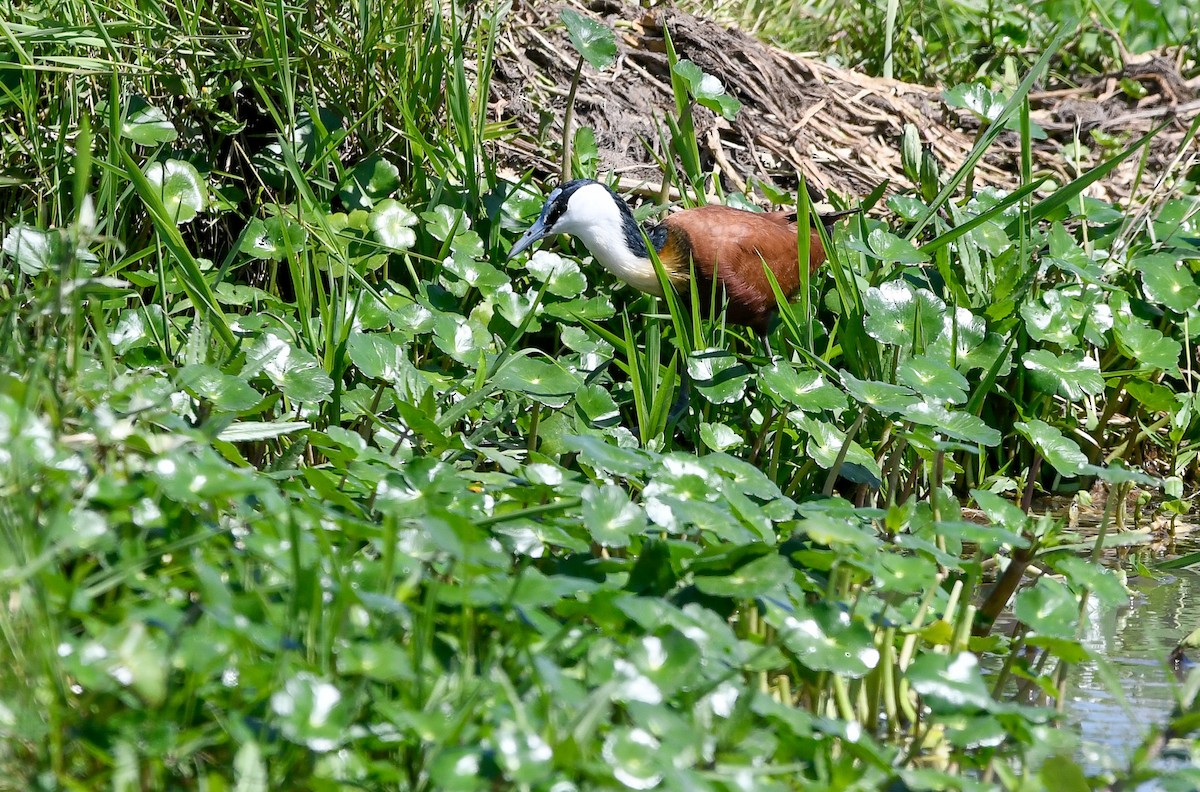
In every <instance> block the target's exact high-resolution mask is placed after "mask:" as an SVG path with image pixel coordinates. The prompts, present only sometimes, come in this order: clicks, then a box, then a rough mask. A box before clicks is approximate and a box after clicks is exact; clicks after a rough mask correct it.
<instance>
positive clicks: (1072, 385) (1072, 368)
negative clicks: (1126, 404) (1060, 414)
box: [1022, 349, 1104, 402]
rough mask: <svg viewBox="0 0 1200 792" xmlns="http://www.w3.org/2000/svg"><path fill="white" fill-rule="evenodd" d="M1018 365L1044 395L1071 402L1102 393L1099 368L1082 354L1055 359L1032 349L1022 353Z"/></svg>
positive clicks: (1048, 352) (1049, 353)
mask: <svg viewBox="0 0 1200 792" xmlns="http://www.w3.org/2000/svg"><path fill="white" fill-rule="evenodd" d="M1022 362H1023V363H1024V365H1025V368H1027V369H1029V371H1030V372H1031V377H1030V379H1031V380H1032V381H1033V384H1034V385H1035V386H1037V388H1038V389H1040V390H1041V391H1043V392H1044V393H1051V394H1055V393H1057V394H1061V395H1062V396H1065V397H1066V398H1067V399H1068V400H1070V401H1073V402H1074V401H1079V400H1080V399H1082V398H1083V395H1084V394H1085V393H1087V394H1091V395H1092V396H1097V395H1099V394H1101V393H1103V392H1104V378H1103V377H1102V376H1100V364H1099V363H1098V362H1096V359H1095V358H1093V357H1091V356H1087V357H1085V356H1084V354H1083V352H1082V351H1076V352H1068V353H1066V354H1064V355H1056V354H1054V353H1053V352H1051V351H1050V350H1048V349H1035V350H1033V351H1032V352H1028V353H1026V355H1025V359H1024V360H1023V361H1022Z"/></svg>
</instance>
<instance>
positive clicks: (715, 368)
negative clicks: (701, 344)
mask: <svg viewBox="0 0 1200 792" xmlns="http://www.w3.org/2000/svg"><path fill="white" fill-rule="evenodd" d="M687 370H688V375H689V376H690V377H691V378H692V382H693V383H695V385H696V390H698V391H700V394H701V395H702V396H704V398H705V399H707V400H708V401H710V402H712V403H713V404H731V403H733V402H736V401H739V400H741V399H742V398H743V397H745V395H746V382H747V380H748V379H749V378H750V371H749V370H748V369H747V368H746V366H745V365H744V364H742V363H740V362H739V361H738V359H737V358H736V357H734V356H733V355H732V354H731V353H729V352H728V351H726V350H724V349H719V348H715V347H713V348H709V349H699V350H696V351H695V352H693V353H692V354H691V355H689V356H688V363H687Z"/></svg>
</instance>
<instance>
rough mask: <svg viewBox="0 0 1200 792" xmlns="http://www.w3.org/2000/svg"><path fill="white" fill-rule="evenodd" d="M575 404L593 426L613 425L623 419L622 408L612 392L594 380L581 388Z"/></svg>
mask: <svg viewBox="0 0 1200 792" xmlns="http://www.w3.org/2000/svg"><path fill="white" fill-rule="evenodd" d="M575 405H576V407H578V408H579V411H580V412H581V413H583V415H584V416H585V417H586V418H587V420H588V421H589V422H590V423H591V424H592V425H593V426H612V425H613V424H615V423H618V422H619V421H620V420H621V410H620V408H619V407H617V402H616V401H615V400H614V399H613V397H612V394H611V393H609V392H608V389H607V388H605V387H604V386H603V385H599V384H597V383H594V382H593V383H591V384H588V385H585V386H583V387H582V388H580V389H579V392H578V393H577V394H575Z"/></svg>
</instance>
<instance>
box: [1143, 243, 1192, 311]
mask: <svg viewBox="0 0 1200 792" xmlns="http://www.w3.org/2000/svg"><path fill="white" fill-rule="evenodd" d="M1131 266H1132V267H1133V268H1134V269H1135V270H1138V271H1140V272H1141V273H1142V290H1143V291H1144V292H1145V293H1146V299H1147V300H1150V301H1152V302H1156V303H1159V304H1160V305H1163V306H1165V307H1167V308H1170V309H1171V310H1172V311H1175V312H1176V313H1187V312H1188V311H1190V310H1194V309H1195V307H1196V305H1197V304H1200V285H1197V284H1196V278H1195V276H1193V275H1192V273H1191V272H1190V271H1189V270H1188V269H1187V268H1186V267H1180V266H1179V262H1178V260H1177V259H1176V258H1175V257H1174V256H1171V255H1168V254H1165V253H1155V254H1151V255H1148V256H1141V257H1139V258H1136V259H1134V260H1133V261H1132V262H1131Z"/></svg>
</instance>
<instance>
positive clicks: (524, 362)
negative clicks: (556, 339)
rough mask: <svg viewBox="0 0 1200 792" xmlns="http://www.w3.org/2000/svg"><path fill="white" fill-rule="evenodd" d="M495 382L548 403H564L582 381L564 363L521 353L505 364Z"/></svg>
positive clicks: (508, 389) (495, 377) (549, 405)
mask: <svg viewBox="0 0 1200 792" xmlns="http://www.w3.org/2000/svg"><path fill="white" fill-rule="evenodd" d="M492 384H493V385H495V386H496V387H497V388H500V389H501V390H506V391H512V392H514V393H523V394H525V395H526V396H529V397H530V398H532V399H533V400H534V401H538V402H541V403H542V404H545V405H546V406H548V407H562V406H563V405H565V404H566V403H567V402H568V401H570V399H571V397H572V396H574V395H575V392H576V391H577V390H579V386H580V385H581V384H582V383H581V382H580V380H579V378H578V377H576V376H575V375H574V374H572V373H571V372H570V371H568V370H567V369H566V368H564V367H563V366H562V365H559V364H556V363H543V362H542V361H540V360H533V359H532V358H528V357H518V358H511V359H509V361H508V362H507V363H505V364H504V366H502V367H501V369H500V371H498V372H497V373H496V375H495V376H494V377H493V378H492Z"/></svg>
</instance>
